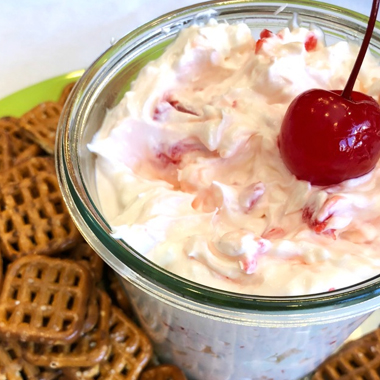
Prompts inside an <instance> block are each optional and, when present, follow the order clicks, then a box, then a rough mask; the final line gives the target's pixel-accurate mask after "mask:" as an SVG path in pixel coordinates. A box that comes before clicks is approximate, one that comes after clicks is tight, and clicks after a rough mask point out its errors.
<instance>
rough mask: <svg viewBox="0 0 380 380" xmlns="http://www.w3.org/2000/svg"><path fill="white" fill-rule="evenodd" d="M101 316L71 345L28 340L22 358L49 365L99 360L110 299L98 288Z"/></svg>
mask: <svg viewBox="0 0 380 380" xmlns="http://www.w3.org/2000/svg"><path fill="white" fill-rule="evenodd" d="M96 300H97V302H98V305H99V310H100V315H99V317H98V323H97V324H96V326H95V327H94V328H93V329H92V330H91V331H89V332H87V333H86V334H84V335H82V336H81V337H80V338H79V339H78V340H77V341H75V342H74V343H72V344H56V345H45V344H39V343H32V342H30V343H28V344H27V345H26V349H25V358H26V359H27V360H28V361H29V362H31V363H33V364H35V365H39V366H45V367H46V366H50V367H52V368H62V367H89V366H92V365H94V364H96V363H99V362H100V361H101V360H102V359H103V358H104V357H105V356H106V354H107V349H108V341H109V331H108V325H109V319H110V309H111V301H110V299H109V298H108V296H107V294H106V293H104V292H102V291H100V290H99V291H97V297H96Z"/></svg>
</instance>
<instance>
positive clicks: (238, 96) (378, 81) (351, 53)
mask: <svg viewBox="0 0 380 380" xmlns="http://www.w3.org/2000/svg"><path fill="white" fill-rule="evenodd" d="M358 49H359V48H358V46H356V45H353V44H350V43H348V42H339V43H337V44H335V45H332V46H326V45H325V43H324V36H323V33H322V32H321V31H320V30H319V29H316V28H315V29H306V28H299V27H293V28H291V29H289V28H286V29H284V30H282V31H280V32H279V33H277V34H274V33H271V32H269V31H263V32H262V38H260V39H259V40H258V41H256V40H255V39H254V38H253V37H252V34H251V31H250V29H249V28H248V26H247V25H245V24H244V23H239V24H234V25H229V24H226V23H220V24H218V23H217V22H216V21H214V20H211V22H210V23H209V24H207V25H206V26H198V25H193V26H191V27H189V28H187V29H184V30H182V31H181V33H180V34H179V36H178V37H177V39H176V40H175V42H174V43H173V44H171V45H170V46H169V47H168V49H167V50H166V51H165V52H164V54H163V55H162V56H161V57H160V58H158V59H157V60H155V61H152V62H150V63H149V64H148V65H147V66H146V67H145V68H144V69H143V70H141V72H140V74H139V76H138V78H137V79H136V81H135V82H134V83H133V85H132V88H131V90H130V91H129V92H127V93H126V94H125V96H124V98H123V99H122V101H121V102H120V103H119V104H118V105H117V106H116V107H115V108H114V109H112V110H110V111H108V114H107V117H106V119H105V121H104V124H103V126H102V128H101V129H100V131H99V132H98V133H97V134H96V135H95V136H94V139H93V141H92V142H91V144H90V145H89V149H90V150H91V151H92V152H94V153H95V154H96V155H97V162H96V171H97V173H96V175H97V186H98V194H99V199H100V204H101V208H102V211H103V213H104V215H105V217H106V219H107V220H108V222H109V223H110V225H111V226H112V230H113V236H114V237H115V238H119V239H123V240H125V241H126V242H127V243H128V244H129V245H131V246H132V247H133V248H134V249H136V250H137V251H138V252H140V253H141V254H143V255H144V256H146V257H147V258H149V259H150V260H152V261H153V262H155V263H157V264H158V265H160V266H162V267H163V268H165V269H167V270H169V271H171V272H173V273H175V274H177V275H179V276H182V277H185V278H187V279H189V280H192V281H194V282H198V283H201V284H204V285H208V286H211V287H214V288H218V289H223V290H229V291H233V292H238V293H245V294H256V295H270V296H291V295H301V294H312V293H319V292H325V291H329V290H334V289H339V288H342V287H345V286H348V285H352V284H355V283H357V282H360V281H363V280H365V279H368V278H370V277H373V276H375V275H377V274H379V273H380V237H379V233H378V232H379V228H380V166H379V164H378V165H377V166H376V167H375V169H374V170H373V171H371V172H370V173H368V174H367V175H365V176H362V177H359V178H356V179H352V180H348V181H345V182H343V183H340V184H338V185H334V186H330V187H319V186H311V185H310V183H308V182H306V181H300V180H297V179H296V178H295V176H293V175H292V174H291V173H290V172H289V171H288V169H287V168H286V167H285V165H284V164H283V162H282V160H281V157H280V153H279V150H278V146H277V136H278V134H279V130H280V127H281V122H282V118H283V116H284V114H285V112H286V110H287V108H288V105H289V104H290V102H291V101H292V100H293V99H294V98H295V97H296V96H297V95H298V94H300V93H301V92H303V91H306V90H308V89H311V88H323V89H327V90H337V89H342V88H343V86H344V85H345V83H346V80H347V77H348V75H349V73H350V70H351V67H352V65H353V63H354V60H355V58H356V55H357V52H358ZM355 89H356V90H358V91H361V92H364V93H367V94H369V95H372V96H373V97H374V98H375V99H376V100H378V97H379V94H380V66H379V63H378V62H377V61H376V60H375V58H374V57H372V56H371V55H370V54H367V58H366V60H365V62H364V65H363V67H362V70H361V73H360V74H359V77H358V80H357V83H356V86H355ZM307 126H308V125H307V120H305V128H307ZM326 170H328V168H326Z"/></svg>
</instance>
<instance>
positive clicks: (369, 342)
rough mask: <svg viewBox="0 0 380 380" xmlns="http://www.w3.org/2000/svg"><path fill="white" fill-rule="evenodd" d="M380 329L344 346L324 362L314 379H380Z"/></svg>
mask: <svg viewBox="0 0 380 380" xmlns="http://www.w3.org/2000/svg"><path fill="white" fill-rule="evenodd" d="M379 368H380V330H379V329H377V330H375V331H374V332H372V333H370V334H368V335H365V336H364V337H362V338H360V339H358V340H356V341H352V342H350V343H348V344H346V345H345V346H343V347H342V348H341V349H340V350H339V351H338V352H337V353H336V354H334V355H332V356H331V357H329V358H328V359H327V360H326V361H325V362H324V363H322V364H321V365H320V366H319V368H318V369H317V371H316V372H315V374H314V376H313V377H312V380H362V379H368V380H380V373H379Z"/></svg>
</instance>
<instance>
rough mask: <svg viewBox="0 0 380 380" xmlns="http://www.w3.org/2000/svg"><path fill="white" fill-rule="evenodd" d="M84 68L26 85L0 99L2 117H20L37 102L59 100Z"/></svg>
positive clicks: (0, 115) (0, 114)
mask: <svg viewBox="0 0 380 380" xmlns="http://www.w3.org/2000/svg"><path fill="white" fill-rule="evenodd" d="M83 73H84V70H78V71H73V72H71V73H68V74H64V75H60V76H58V77H55V78H51V79H47V80H45V81H43V82H40V83H37V84H34V85H32V86H30V87H26V88H24V89H22V90H20V91H17V92H15V93H13V94H11V95H9V96H7V97H5V98H3V99H1V100H0V117H3V116H15V117H20V116H22V115H23V114H24V113H25V112H27V111H29V110H30V109H31V108H33V107H35V106H36V105H37V104H39V103H42V102H46V101H48V100H50V101H57V100H58V99H59V97H60V95H61V92H62V90H63V89H64V87H65V86H66V85H67V84H69V83H71V82H75V81H77V80H78V79H79V78H80V77H81V76H82V74H83Z"/></svg>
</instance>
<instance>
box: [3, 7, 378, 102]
mask: <svg viewBox="0 0 380 380" xmlns="http://www.w3.org/2000/svg"><path fill="white" fill-rule="evenodd" d="M196 2H197V1H194V0H0V99H1V98H3V97H4V96H6V95H9V94H11V93H13V92H15V91H17V90H20V89H22V88H24V87H26V86H29V85H31V84H34V83H37V82H39V81H41V80H44V79H48V78H51V77H54V76H56V75H59V74H65V73H67V72H70V71H73V70H77V69H82V68H86V67H87V66H88V65H89V64H90V63H91V62H92V61H93V60H94V59H95V58H96V57H98V56H99V55H100V54H101V53H102V52H103V51H104V50H105V49H107V48H108V47H109V46H110V41H111V39H119V38H120V37H122V36H123V35H125V34H126V33H128V32H129V31H130V30H132V29H133V28H136V27H137V26H139V25H141V24H142V23H145V22H147V21H149V20H151V19H153V18H155V17H157V16H159V15H161V14H163V13H166V12H169V11H171V10H173V9H176V8H180V7H183V6H187V5H190V4H195V3H196ZM311 2H312V1H311ZM325 2H327V3H332V4H335V5H340V6H344V7H346V8H349V9H352V10H355V11H358V12H361V13H365V14H369V11H370V7H371V3H372V2H371V0H354V1H352V0H331V1H327V0H325Z"/></svg>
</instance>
